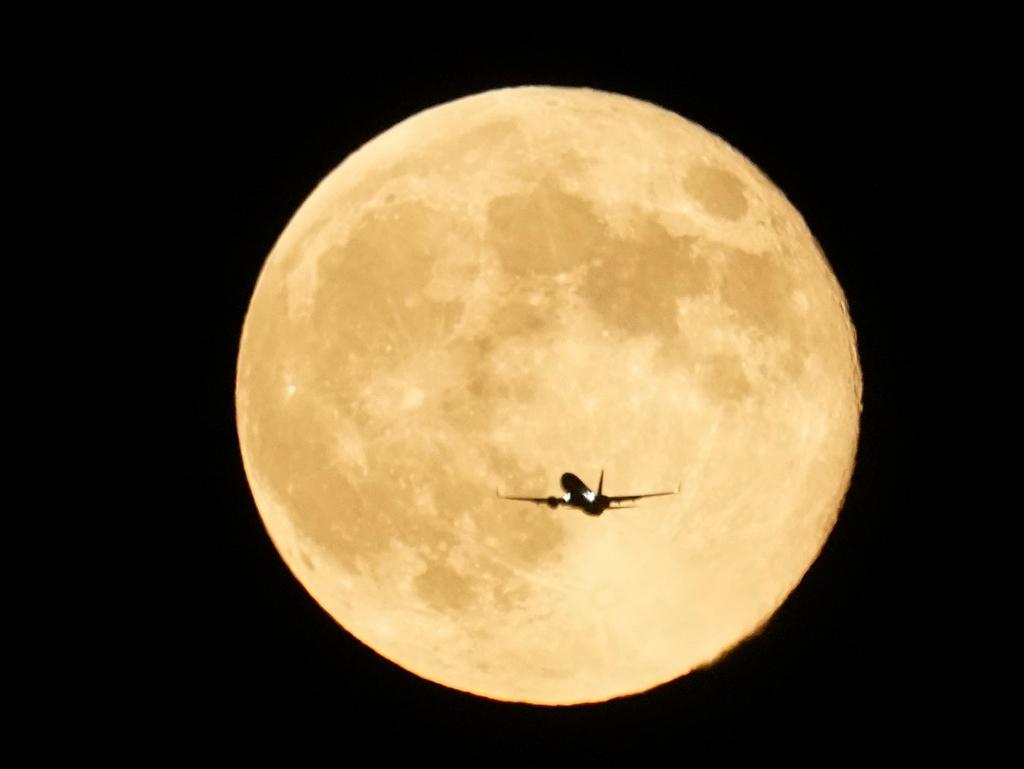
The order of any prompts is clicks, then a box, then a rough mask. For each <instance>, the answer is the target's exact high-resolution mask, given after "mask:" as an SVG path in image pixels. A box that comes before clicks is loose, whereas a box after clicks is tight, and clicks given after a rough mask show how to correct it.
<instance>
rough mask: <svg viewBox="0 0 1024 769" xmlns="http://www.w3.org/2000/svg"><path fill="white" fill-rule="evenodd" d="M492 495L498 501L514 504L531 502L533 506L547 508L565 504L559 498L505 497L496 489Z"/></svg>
mask: <svg viewBox="0 0 1024 769" xmlns="http://www.w3.org/2000/svg"><path fill="white" fill-rule="evenodd" d="M494 495H495V496H496V497H497V498H498V499H512V500H515V501H516V502H533V504H535V505H548V506H549V507H555V506H557V505H564V504H565V500H564V499H562V498H561V497H506V496H505V495H504V494H502V493H501V492H500V491H498V490H497V489H495V490H494Z"/></svg>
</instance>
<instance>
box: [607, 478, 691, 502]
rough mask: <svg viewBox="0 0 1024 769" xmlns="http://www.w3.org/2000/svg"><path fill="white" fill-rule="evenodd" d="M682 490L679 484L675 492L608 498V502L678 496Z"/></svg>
mask: <svg viewBox="0 0 1024 769" xmlns="http://www.w3.org/2000/svg"><path fill="white" fill-rule="evenodd" d="M682 488H683V484H682V482H680V484H679V488H677V489H676V490H675V491H656V492H654V493H653V494H629V495H626V496H621V497H608V501H609V502H635V501H636V500H638V499H646V498H647V497H669V496H672V495H673V494H678V493H679V491H680V490H681V489H682Z"/></svg>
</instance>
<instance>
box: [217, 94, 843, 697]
mask: <svg viewBox="0 0 1024 769" xmlns="http://www.w3.org/2000/svg"><path fill="white" fill-rule="evenodd" d="M860 404H861V374H860V368H859V363H858V359H857V353H856V343H855V336H854V329H853V326H852V324H851V321H850V317H849V313H848V310H847V306H846V303H845V300H844V297H843V293H842V290H841V288H840V286H839V285H838V283H837V281H836V279H835V277H834V275H833V274H832V271H831V269H830V267H829V265H828V262H827V261H826V259H825V257H824V255H823V254H822V252H821V250H820V249H819V247H818V245H817V243H816V241H815V239H814V238H813V237H812V235H811V233H810V231H809V230H808V227H807V225H806V224H805V223H804V221H803V219H802V217H801V216H800V214H799V213H798V212H797V211H796V210H795V209H794V208H793V206H792V205H791V204H790V203H789V202H788V201H787V200H786V198H785V196H784V195H783V194H782V193H781V192H780V191H779V190H778V189H777V188H776V187H775V186H774V185H773V184H772V183H771V182H770V181H769V180H768V179H767V178H766V177H765V176H764V175H763V174H762V173H761V172H760V171H759V170H758V169H757V168H756V167H755V166H754V165H753V164H752V163H751V162H750V161H749V160H747V159H746V158H744V157H743V156H742V155H741V154H739V153H738V152H737V151H736V150H734V149H732V148H731V147H730V146H729V145H727V144H726V143H725V142H724V141H722V140H721V139H719V138H718V137H716V136H714V135H713V134H711V133H709V132H708V131H706V130H704V129H703V128H701V127H700V126H698V125H695V124H694V123H691V122H688V121H687V120H685V119H683V118H681V117H679V116H678V115H675V114H673V113H671V112H668V111H665V110H663V109H661V108H659V107H657V106H654V105H652V104H649V103H646V102H642V101H638V100H635V99H632V98H628V97H625V96H620V95H615V94H611V93H604V92H599V91H592V90H587V89H572V88H548V87H536V88H533V87H530V88H512V89H503V90H497V91H490V92H487V93H482V94H478V95H475V96H470V97H467V98H464V99H460V100H458V101H454V102H451V103H448V104H444V105H441V106H439V107H435V108H433V109H429V110H426V111H424V112H422V113H420V114H417V115H415V116H413V117H411V118H409V119H408V120H405V121H404V122H402V123H400V124H399V125H396V126H394V127H393V128H391V129H390V130H388V131H386V132H385V133H383V134H381V135H380V136H378V137H377V138H375V139H373V140H372V141H370V142H369V143H368V144H366V145H365V146H363V147H362V148H360V149H359V150H358V151H356V152H355V153H353V154H352V155H351V156H349V157H348V158H347V159H346V160H345V161H344V162H343V163H342V164H341V165H340V166H338V167H337V168H336V169H335V170H334V171H333V172H331V174H330V175H329V176H327V178H326V179H324V180H323V182H322V183H321V184H320V185H319V186H318V187H317V188H316V190H315V191H314V192H313V193H312V194H311V195H310V196H309V198H308V199H307V200H306V201H305V202H304V203H303V205H302V206H301V208H300V209H299V210H298V212H297V213H296V214H295V215H294V217H293V218H292V220H291V221H290V222H289V224H288V226H287V227H286V229H285V230H284V232H283V233H282V234H281V236H280V238H279V239H278V241H277V243H276V244H275V246H274V248H273V250H272V252H271V254H270V256H269V257H268V259H267V261H266V264H265V266H264V268H263V270H262V272H261V274H260V277H259V280H258V282H257V285H256V289H255V292H254V294H253V297H252V300H251V304H250V306H249V310H248V314H247V315H246V318H245V324H244V329H243V332H242V338H241V348H240V352H239V358H238V372H237V382H236V407H237V425H238V432H239V437H240V443H241V449H242V457H243V460H244V463H245V470H246V474H247V477H248V479H249V483H250V485H251V488H252V492H253V495H254V497H255V500H256V503H257V506H258V508H259V511H260V514H261V516H262V518H263V521H264V523H265V525H266V528H267V530H268V531H269V533H270V536H271V538H272V539H273V541H274V544H275V545H276V547H277V549H278V550H279V551H280V553H281V555H282V557H283V558H284V560H285V561H286V563H287V564H288V566H289V567H290V568H291V570H292V571H293V572H294V574H295V575H296V576H297V577H298V579H299V580H300V581H301V582H302V584H303V585H304V586H305V587H306V589H307V590H308V591H309V593H310V594H311V595H312V596H313V597H314V598H315V599H316V600H317V601H318V602H319V603H320V605H321V606H322V607H323V608H324V609H325V610H326V611H327V612H329V613H330V615H331V616H332V617H334V618H335V619H336V620H337V621H338V622H339V623H340V624H341V625H342V626H344V627H345V628H346V629H347V630H348V631H349V632H351V633H352V634H353V635H354V636H356V637H357V638H359V639H360V640H362V641H363V642H364V643H366V644H368V645H369V646H371V647H372V648H373V649H375V650H376V651H377V652H379V653H380V654H382V655H384V656H385V657H387V658H388V659H390V660H393V661H394V662H396V663H398V664H399V665H401V666H403V667H404V668H406V669H407V670H410V671H412V672H413V673H416V674H418V675H420V676H423V677H425V678H427V679H430V680H433V681H436V682H439V683H441V684H444V685H446V686H450V687H455V688H458V689H461V690H464V691H466V692H472V693H475V694H478V695H483V696H486V697H490V698H495V699H500V700H514V701H525V702H533V703H547V704H567V703H578V702H587V701H599V700H605V699H609V698H612V697H616V696H620V695H626V694H630V693H635V692H640V691H644V690H646V689H649V688H651V687H653V686H656V685H658V684H661V683H663V682H666V681H669V680H672V679H674V678H677V677H678V676H680V675H683V674H685V673H687V672H689V671H691V670H693V669H694V668H696V667H699V666H702V665H706V664H708V663H710V662H712V661H713V660H715V659H716V658H717V657H719V656H720V655H722V654H723V653H724V652H726V651H727V650H729V649H730V648H731V647H733V646H734V645H735V644H737V643H738V642H739V641H741V640H742V639H743V638H745V637H746V636H748V635H749V634H750V633H752V632H753V631H755V630H756V629H757V628H758V627H759V626H760V625H762V624H763V623H764V622H766V621H767V620H768V618H769V617H770V616H771V615H772V613H773V612H774V611H775V609H776V608H777V607H778V606H779V605H780V604H781V603H782V601H783V600H784V599H785V598H786V596H787V595H788V594H789V593H790V592H791V591H792V590H793V588H794V587H795V586H796V585H797V583H798V582H799V581H800V579H801V577H802V576H803V574H804V573H805V572H806V571H807V569H808V568H809V566H810V565H811V563H812V562H813V561H814V559H815V558H816V557H817V555H818V553H819V551H820V549H821V547H822V545H823V543H824V542H825V539H826V538H827V537H828V534H829V532H830V531H831V529H832V526H833V524H834V523H835V520H836V516H837V514H838V510H839V508H840V506H841V504H842V500H843V497H844V494H845V492H846V489H847V486H848V484H849V479H850V475H851V472H852V469H853V461H854V455H855V449H856V443H857V434H858V426H859V420H860V408H861V406H860ZM602 469H604V470H605V480H604V492H605V493H606V494H622V495H625V494H636V493H644V492H650V491H662V490H665V489H675V488H676V486H677V484H679V483H680V482H681V484H682V490H681V492H680V493H679V494H677V495H675V496H670V497H663V498H656V499H651V500H643V502H642V503H641V504H640V505H639V506H638V507H636V508H632V509H623V510H610V511H608V512H606V513H605V514H604V515H602V516H601V517H599V518H591V517H588V516H586V515H584V514H582V513H581V512H579V511H578V510H574V509H571V508H564V507H563V508H558V509H549V508H548V507H547V506H536V505H531V504H528V503H521V502H509V501H504V500H500V499H497V498H496V497H495V488H496V487H500V488H501V490H502V492H503V493H506V494H508V493H511V494H518V495H528V496H546V495H549V494H555V493H559V491H560V489H559V488H558V479H559V477H560V475H561V474H562V473H563V472H564V471H570V472H574V473H576V474H577V475H579V476H580V477H581V478H583V480H584V481H586V482H588V483H590V484H591V486H592V487H594V488H596V483H597V480H598V475H599V473H600V472H601V470H602Z"/></svg>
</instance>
